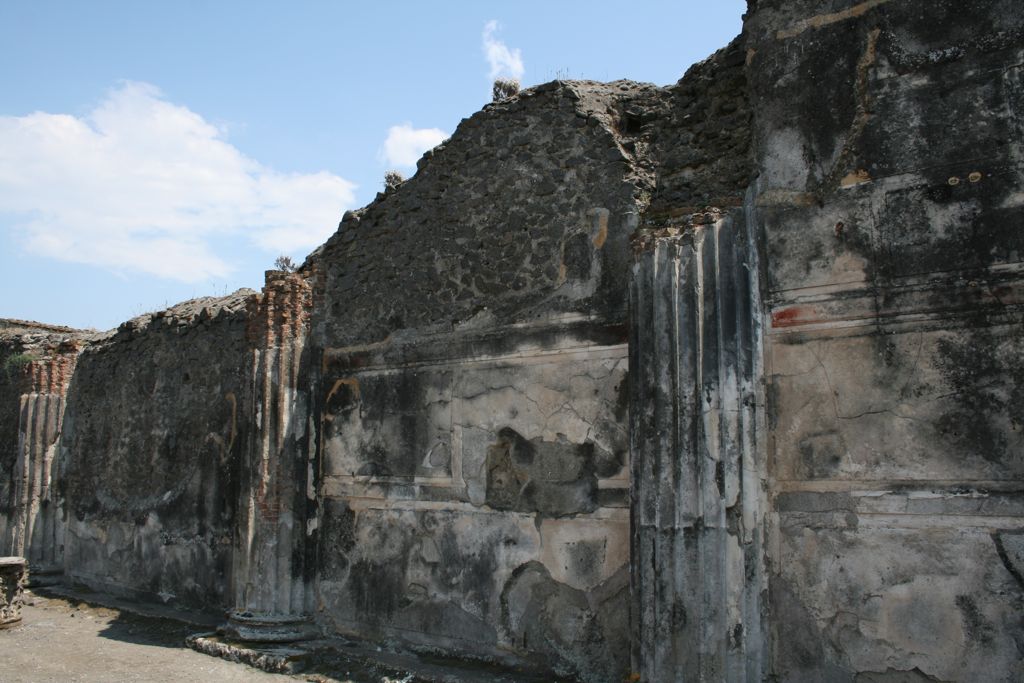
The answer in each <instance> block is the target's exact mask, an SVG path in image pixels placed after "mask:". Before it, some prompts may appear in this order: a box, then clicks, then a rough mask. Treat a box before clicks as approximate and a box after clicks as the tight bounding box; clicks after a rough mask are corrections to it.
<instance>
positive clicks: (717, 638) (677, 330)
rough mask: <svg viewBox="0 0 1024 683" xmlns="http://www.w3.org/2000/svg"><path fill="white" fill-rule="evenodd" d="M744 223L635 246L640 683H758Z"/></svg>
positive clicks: (634, 555) (752, 296) (725, 219)
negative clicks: (719, 682)
mask: <svg viewBox="0 0 1024 683" xmlns="http://www.w3.org/2000/svg"><path fill="white" fill-rule="evenodd" d="M742 215H743V214H742V212H741V211H737V212H736V220H734V218H733V217H732V216H729V215H722V214H719V213H717V212H710V213H704V214H696V215H694V216H690V217H688V219H687V222H685V223H683V224H682V225H677V226H676V227H668V228H662V229H660V230H647V231H641V232H639V233H638V234H637V236H636V237H635V238H634V247H635V251H636V257H635V261H634V265H633V272H632V280H631V285H630V335H631V337H630V370H629V377H630V383H631V394H630V457H631V467H632V480H631V487H632V491H631V512H632V515H631V524H632V552H631V589H632V595H633V666H634V671H635V672H636V673H638V674H639V675H640V677H641V680H642V681H647V682H649V683H654V682H655V681H657V682H659V683H667V682H670V681H726V680H727V681H744V680H746V681H760V680H761V679H762V675H761V674H762V671H763V663H762V662H763V655H764V649H763V648H764V646H763V621H762V613H761V610H762V605H761V597H760V596H761V592H762V590H763V589H764V585H765V584H764V570H763V566H764V563H763V550H762V543H763V539H762V527H763V523H762V518H761V516H762V512H761V511H762V509H763V505H762V496H763V487H762V476H761V474H760V471H761V467H762V463H761V462H760V456H759V453H760V452H761V449H760V448H759V443H758V438H759V435H760V432H761V430H760V429H759V428H758V420H759V419H760V416H759V410H758V408H757V406H758V404H759V399H758V396H759V387H760V382H759V378H760V376H761V369H760V368H761V365H760V363H761V360H760V355H759V352H758V344H757V321H758V320H759V316H758V313H757V310H756V301H757V296H756V286H755V285H756V280H755V279H754V278H753V274H754V273H755V272H756V259H755V258H754V256H753V254H754V252H753V250H752V249H750V247H749V244H748V239H747V230H746V226H745V224H744V223H743V218H742Z"/></svg>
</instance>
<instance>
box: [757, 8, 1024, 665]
mask: <svg viewBox="0 0 1024 683" xmlns="http://www.w3.org/2000/svg"><path fill="white" fill-rule="evenodd" d="M1022 30H1024V16H1022V12H1021V7H1020V3H1018V2H1013V1H999V0H979V1H976V2H969V3H964V2H951V1H948V0H940V1H937V2H930V3H926V5H925V4H922V3H918V2H911V1H904V0H891V1H888V2H887V1H885V0H881V1H872V2H850V1H843V2H830V3H819V2H810V1H801V2H790V1H788V0H787V1H786V2H782V1H774V0H760V1H759V2H757V3H756V7H755V8H754V11H753V13H752V15H751V16H750V17H749V19H748V21H747V22H746V32H747V40H748V49H749V55H750V58H749V72H748V76H749V80H750V82H751V85H752V92H753V96H752V107H753V110H754V112H755V118H754V121H755V126H754V139H755V147H756V150H757V163H758V172H759V177H758V181H757V194H756V207H755V208H752V211H753V213H754V215H755V219H756V224H757V226H758V229H759V230H760V232H761V234H760V243H761V245H762V249H763V253H764V261H763V265H764V272H763V277H764V289H765V294H766V297H767V308H768V318H767V320H766V329H767V334H766V344H765V345H766V358H765V360H766V382H767V392H768V403H767V417H768V420H769V425H770V441H769V444H768V450H767V453H766V455H767V462H768V465H769V468H770V473H771V480H772V489H771V493H772V497H773V504H774V509H775V516H774V521H773V524H772V525H771V526H770V530H769V536H770V543H769V547H770V562H771V577H770V579H771V580H770V592H771V595H770V604H771V608H770V609H771V621H772V623H771V626H772V631H771V643H772V671H773V672H774V673H775V675H777V676H778V677H779V678H780V679H781V680H794V681H798V680H851V679H854V678H856V680H862V677H863V680H889V678H886V677H887V676H889V677H893V680H896V679H897V677H898V676H911V675H917V676H919V677H921V678H922V680H923V679H924V678H923V677H924V676H927V677H928V680H958V681H966V680H980V679H984V680H993V681H995V680H999V681H1008V680H1020V678H1021V677H1022V676H1024V670H1022V668H1021V662H1022V659H1021V652H1022V647H1024V629H1022V626H1021V622H1020V614H1021V610H1022V607H1024V602H1022V601H1024V585H1022V583H1021V577H1022V572H1021V569H1022V565H1021V563H1022V558H1024V554H1022V552H1021V551H1022V540H1021V539H1022V538H1024V536H1022V535H1021V533H1022V530H1024V519H1022V513H1024V507H1022V506H1024V498H1022V496H1021V482H1022V474H1024V436H1022V434H1024V431H1022V424H1024V413H1022V410H1024V408H1022V405H1024V403H1022V399H1024V394H1022V393H1021V392H1022V387H1024V383H1022V381H1024V374H1022V371H1024V344H1022V341H1021V340H1022V336H1021V331H1022V328H1021V323H1022V321H1021V310H1020V303H1021V295H1020V292H1021V286H1022V281H1021V266H1022V264H1021V256H1022V254H1024V250H1022V246H1024V242H1022V240H1024V232H1022V230H1021V227H1022V225H1024V205H1022V201H1021V198H1022V195H1021V188H1022V186H1024V173H1022V172H1024V167H1022V157H1021V140H1022V139H1024V136H1022V133H1024V130H1022V127H1021V126H1022V121H1024V118H1022V115H1021V112H1022V111H1024V110H1022V105H1024V77H1022V74H1024V72H1022V69H1021V66H1020V65H1021V63H1022V61H1024V40H1022V36H1024V33H1022ZM901 672H903V673H901ZM869 677H870V678H869ZM899 680H907V679H899Z"/></svg>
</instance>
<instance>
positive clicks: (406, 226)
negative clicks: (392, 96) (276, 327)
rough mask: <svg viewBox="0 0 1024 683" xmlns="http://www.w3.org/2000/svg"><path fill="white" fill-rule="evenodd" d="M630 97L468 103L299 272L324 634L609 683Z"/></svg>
mask: <svg viewBox="0 0 1024 683" xmlns="http://www.w3.org/2000/svg"><path fill="white" fill-rule="evenodd" d="M632 89H633V85H632V84H626V83H623V84H610V85H603V84H591V83H578V84H577V83H572V84H570V83H552V84H549V85H548V86H544V87H542V88H539V89H537V90H534V91H527V92H526V93H523V94H522V95H520V96H519V97H518V98H515V99H513V100H510V101H507V102H504V103H498V104H492V105H488V106H487V107H485V108H484V110H483V111H481V112H479V113H477V114H475V115H474V116H473V117H471V118H470V119H468V120H466V121H463V123H462V124H461V125H460V126H459V128H458V130H457V131H456V132H455V134H454V135H453V136H452V138H451V139H450V140H449V141H447V142H446V143H445V144H444V145H443V146H442V147H440V148H438V149H435V150H434V151H433V152H432V153H430V154H428V156H427V157H426V158H425V159H424V160H423V161H422V162H421V164H420V169H419V171H418V173H417V174H416V175H415V176H414V177H413V178H411V179H410V180H408V181H406V182H405V183H404V184H403V185H401V186H400V187H399V188H397V189H396V190H394V191H392V192H389V193H388V194H387V195H386V196H383V197H382V198H380V200H379V201H378V202H376V203H375V204H373V205H371V206H370V207H368V208H367V209H365V210H363V211H361V212H359V213H357V214H349V215H347V216H346V219H345V221H344V222H343V223H342V225H341V227H340V230H339V232H338V234H337V235H335V236H334V237H333V238H332V239H331V240H330V241H329V242H328V243H327V245H326V247H325V249H324V250H323V252H322V253H321V254H320V255H319V256H318V257H317V265H318V267H319V268H320V269H321V270H322V272H323V281H322V285H321V287H322V289H321V292H320V294H319V296H320V297H322V300H323V302H324V305H323V306H322V307H319V308H316V309H315V310H314V317H313V323H312V324H313V330H314V344H315V346H316V349H317V351H316V352H317V353H318V354H320V355H321V358H322V362H321V363H320V364H319V366H320V375H319V376H318V377H317V379H316V382H315V387H316V388H315V391H316V392H317V394H316V398H317V409H316V414H317V425H316V426H317V430H318V439H319V456H320V472H321V473H322V480H321V493H322V499H323V500H322V514H321V517H320V520H319V536H320V548H319V567H318V575H317V577H318V596H319V597H318V602H319V604H320V605H321V610H322V614H321V616H322V618H324V619H325V620H326V622H327V623H329V624H331V625H332V626H333V627H334V628H337V629H339V630H341V631H343V632H351V633H357V634H360V635H364V636H372V637H378V638H391V639H398V640H402V641H404V642H406V643H412V644H414V645H420V646H429V647H431V648H442V649H446V650H449V651H454V652H462V653H472V654H476V655H477V656H485V657H489V658H494V657H498V658H504V657H509V656H519V657H532V658H533V659H534V661H535V662H537V663H539V664H540V666H541V667H543V668H549V667H552V666H553V667H555V668H556V669H558V670H560V671H564V672H583V673H586V674H588V675H590V676H594V675H608V674H609V672H620V673H625V672H626V669H627V667H628V645H627V641H628V573H627V571H626V563H627V560H628V548H629V541H628V507H627V495H626V494H627V487H628V470H627V463H626V450H627V448H626V429H625V428H626V424H625V420H626V405H625V402H624V401H625V392H626V387H625V375H626V366H627V363H626V358H625V356H626V348H625V328H624V322H625V305H626V302H625V297H624V291H625V285H624V282H625V270H624V268H625V264H626V262H627V258H628V247H627V242H628V237H629V234H630V233H631V232H632V230H633V229H634V228H635V227H636V224H637V214H638V209H637V201H638V197H639V194H640V193H639V189H638V181H637V175H638V170H637V168H636V167H635V165H634V164H633V162H632V160H631V156H630V154H629V152H628V151H627V150H625V149H624V148H623V146H622V140H621V139H620V138H619V137H617V136H616V134H615V132H614V128H613V124H612V121H613V119H614V117H615V101H616V97H617V95H618V94H620V93H623V94H624V93H629V92H631V91H632ZM595 672H597V673H596V674H595ZM616 675H617V674H616Z"/></svg>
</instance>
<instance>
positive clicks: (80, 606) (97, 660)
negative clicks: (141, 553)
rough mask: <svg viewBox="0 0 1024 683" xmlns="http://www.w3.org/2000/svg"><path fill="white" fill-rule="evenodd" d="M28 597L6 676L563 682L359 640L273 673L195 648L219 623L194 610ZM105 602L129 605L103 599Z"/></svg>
mask: <svg viewBox="0 0 1024 683" xmlns="http://www.w3.org/2000/svg"><path fill="white" fill-rule="evenodd" d="M90 595H91V596H92V597H89V596H90ZM83 597H84V598H85V599H84V600H83V599H82V598H83ZM86 600H88V602H86ZM26 602H27V604H26V606H25V607H24V608H23V609H22V622H21V625H20V626H17V627H14V628H9V629H0V683H47V682H54V683H57V682H60V683H65V682H70V681H79V682H88V683H93V682H96V683H122V682H127V681H132V682H138V683H157V682H159V683H165V682H170V681H186V682H188V681H196V682H199V681H202V683H210V682H214V681H215V682H216V683H235V682H241V681H245V682H247V683H248V682H250V681H255V682H261V681H263V682H266V683H270V682H275V683H297V682H299V681H309V682H312V683H555V682H556V681H557V680H561V679H555V678H553V677H549V676H537V675H526V674H523V673H513V672H509V671H507V670H506V671H499V670H495V669H492V668H489V667H486V666H483V665H468V664H466V663H457V662H451V661H446V662H441V661H437V662H432V661H425V660H423V659H421V658H418V657H415V656H412V655H401V654H396V653H390V652H388V651H386V650H384V649H382V648H380V647H368V646H366V645H362V646H354V645H352V644H349V645H348V646H340V647H339V648H338V649H337V650H330V651H329V653H325V652H323V651H319V652H318V653H317V656H315V657H313V658H311V660H310V661H309V666H308V667H307V669H306V670H305V671H303V672H302V673H298V674H293V675H286V674H271V673H267V672H265V671H261V670H259V669H255V668H253V667H250V666H247V665H245V664H239V663H235V662H229V661H227V660H224V659H219V658H217V657H212V656H210V655H205V654H200V653H199V652H195V651H193V650H191V649H189V648H188V647H186V645H185V638H186V636H189V635H191V634H195V633H202V632H209V631H211V630H212V623H209V624H205V625H204V624H202V623H189V622H188V620H187V618H186V617H183V616H182V615H180V614H177V613H174V612H173V610H162V609H160V608H152V607H144V606H140V605H137V604H134V603H131V604H129V603H122V602H121V601H118V600H117V599H114V598H111V597H110V596H104V595H102V594H90V593H88V592H85V593H82V592H81V591H70V592H67V591H65V592H63V593H62V592H59V591H58V592H50V591H49V590H48V591H47V593H46V595H38V594H31V593H29V594H27V595H26ZM102 604H107V605H118V606H119V607H124V608H125V609H118V608H115V607H103V606H100V605H102ZM143 615H145V616H143ZM168 615H169V616H168ZM183 619H185V620H183ZM412 671H416V673H415V674H414V673H411V672H412Z"/></svg>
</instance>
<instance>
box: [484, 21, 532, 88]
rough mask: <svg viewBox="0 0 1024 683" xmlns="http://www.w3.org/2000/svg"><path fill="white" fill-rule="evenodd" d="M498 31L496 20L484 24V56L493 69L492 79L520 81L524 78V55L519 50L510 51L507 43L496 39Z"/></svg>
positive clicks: (491, 72)
mask: <svg viewBox="0 0 1024 683" xmlns="http://www.w3.org/2000/svg"><path fill="white" fill-rule="evenodd" d="M497 31H498V22H497V20H495V19H492V20H490V21H488V22H487V23H486V24H484V33H483V42H484V56H485V57H487V63H488V64H489V65H490V67H491V71H490V78H491V80H494V79H495V78H498V77H499V76H501V77H507V78H516V79H520V78H522V77H523V72H524V68H523V53H522V52H521V51H520V50H519V48H514V49H509V47H508V46H507V45H505V43H503V42H501V41H500V40H498V39H497V38H495V37H494V34H495V33H497Z"/></svg>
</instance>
